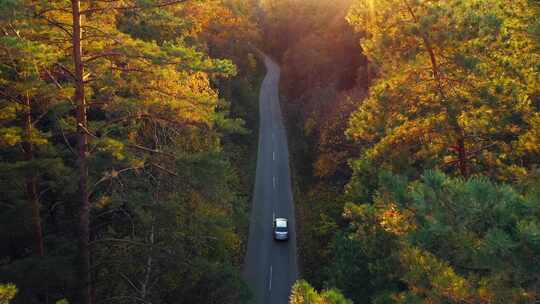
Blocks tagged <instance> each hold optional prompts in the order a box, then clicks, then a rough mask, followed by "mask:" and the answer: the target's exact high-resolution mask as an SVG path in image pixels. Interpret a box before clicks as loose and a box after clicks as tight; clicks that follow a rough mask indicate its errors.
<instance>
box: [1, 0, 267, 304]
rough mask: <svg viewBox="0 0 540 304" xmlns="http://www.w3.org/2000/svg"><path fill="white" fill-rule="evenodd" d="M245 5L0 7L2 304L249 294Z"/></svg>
mask: <svg viewBox="0 0 540 304" xmlns="http://www.w3.org/2000/svg"><path fill="white" fill-rule="evenodd" d="M254 9H255V7H254V3H252V2H250V1H247V0H246V1H244V0H223V1H158V0H155V1H154V0H150V1H146V0H145V1H139V0H136V1H76V0H73V1H31V0H28V1H27V0H9V1H1V2H0V29H1V34H0V109H1V112H0V193H1V196H0V206H1V207H0V274H1V275H0V302H1V303H5V302H7V301H9V300H10V299H12V298H14V299H13V302H12V303H55V302H59V303H66V302H69V303H136V302H139V303H215V302H216V301H219V302H220V303H243V302H246V301H247V300H249V297H250V296H249V291H248V290H247V288H246V287H245V284H244V283H243V282H242V280H241V279H240V275H239V265H240V263H241V261H242V255H243V251H244V246H245V244H244V243H245V238H246V231H247V230H246V229H247V211H248V210H247V208H248V201H249V192H250V191H251V186H250V183H251V180H252V176H251V174H252V172H253V171H254V170H253V169H252V167H253V165H252V160H253V155H252V154H253V151H254V149H253V147H254V146H253V144H252V143H253V142H256V140H255V139H254V138H253V136H255V135H254V134H256V132H250V130H251V129H254V128H255V127H256V120H255V119H254V117H256V113H257V110H256V109H255V107H256V103H255V102H253V101H254V100H255V99H256V93H257V85H258V84H257V83H258V80H259V79H258V76H257V75H259V74H260V72H261V71H260V68H259V65H258V63H257V60H256V58H255V56H254V54H253V53H252V52H253V51H252V49H251V47H252V45H256V44H258V43H259V42H260V38H259V31H258V28H257V26H256V23H255V22H256V20H255V19H254V17H255V14H254ZM233 29H234V30H233Z"/></svg>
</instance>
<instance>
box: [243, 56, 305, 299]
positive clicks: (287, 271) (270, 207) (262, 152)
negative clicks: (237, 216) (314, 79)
mask: <svg viewBox="0 0 540 304" xmlns="http://www.w3.org/2000/svg"><path fill="white" fill-rule="evenodd" d="M264 61H265V65H266V69H267V74H266V77H265V78H264V81H263V83H262V86H261V92H260V97H259V112H260V114H259V115H260V125H259V150H258V155H257V173H256V177H255V190H254V191H255V193H254V196H253V203H252V207H251V218H250V227H249V240H248V249H247V254H246V260H245V264H244V271H243V275H244V279H245V280H246V281H247V283H248V284H249V286H250V287H251V290H252V291H253V293H254V295H255V298H256V303H259V304H286V303H288V299H289V294H290V290H291V286H292V284H294V282H295V281H296V279H297V277H298V266H297V260H296V232H295V219H294V207H293V200H292V192H291V178H290V172H289V151H288V146H287V134H286V132H285V128H284V127H283V121H282V117H281V109H280V106H279V93H278V86H279V74H280V70H279V66H278V65H277V64H276V63H274V62H273V61H272V60H271V59H270V58H268V57H266V56H265V58H264ZM273 216H275V217H285V218H287V219H289V240H288V241H286V242H276V241H274V239H273V236H272V218H273Z"/></svg>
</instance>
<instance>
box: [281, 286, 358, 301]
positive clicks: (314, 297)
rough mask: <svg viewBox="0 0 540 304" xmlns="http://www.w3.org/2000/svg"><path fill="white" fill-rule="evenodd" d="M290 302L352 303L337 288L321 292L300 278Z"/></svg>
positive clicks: (293, 289) (294, 287)
mask: <svg viewBox="0 0 540 304" xmlns="http://www.w3.org/2000/svg"><path fill="white" fill-rule="evenodd" d="M289 304H352V301H350V300H348V299H346V298H345V297H344V296H343V295H342V294H341V293H340V292H339V291H338V290H336V289H330V290H325V291H323V292H321V293H320V294H319V293H318V292H317V291H316V290H315V289H313V287H311V285H309V283H308V282H306V281H304V280H300V281H297V282H296V283H295V284H294V285H293V288H292V292H291V296H290V299H289Z"/></svg>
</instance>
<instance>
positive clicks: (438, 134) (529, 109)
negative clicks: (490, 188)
mask: <svg viewBox="0 0 540 304" xmlns="http://www.w3.org/2000/svg"><path fill="white" fill-rule="evenodd" d="M513 4H514V5H512V6H511V7H508V6H507V5H506V4H505V1H495V0H494V1H480V2H479V1H444V2H440V1H439V2H429V1H427V2H426V1H394V0H385V1H377V2H376V3H375V2H374V1H368V0H359V1H356V2H355V5H354V6H353V9H352V10H351V11H350V13H349V15H348V20H349V22H350V23H351V24H353V25H355V26H356V27H357V29H358V31H360V32H361V33H362V34H363V38H362V39H361V41H362V48H363V49H364V51H365V53H366V55H367V57H368V58H369V60H370V64H372V66H373V67H372V68H373V69H376V70H377V73H378V74H379V79H378V80H377V81H376V82H375V83H374V84H373V86H372V87H371V88H370V94H369V98H367V99H366V100H364V101H363V102H362V104H361V105H360V107H359V108H358V110H357V111H356V112H355V113H354V114H353V115H352V116H351V118H350V126H349V129H348V131H347V134H348V136H349V138H351V139H353V140H354V141H355V142H356V143H357V144H358V145H360V146H362V152H361V155H360V158H361V159H365V160H366V161H369V162H371V163H373V165H374V166H377V167H379V166H383V167H384V168H387V169H390V170H393V171H396V172H400V173H403V174H406V175H412V176H418V175H419V174H420V173H421V169H422V168H432V167H438V168H441V169H444V170H448V171H458V170H459V173H460V174H461V175H462V176H468V175H469V174H471V173H482V174H487V175H489V176H492V177H495V178H497V179H500V180H505V181H506V180H512V179H514V178H516V177H518V178H519V177H520V176H523V175H526V174H527V172H530V170H531V169H532V168H534V166H535V165H536V161H535V160H534V159H538V158H537V151H536V148H535V147H536V138H537V136H535V135H534V134H536V133H537V131H536V130H537V127H536V125H537V123H536V116H537V113H538V109H537V107H536V106H535V105H536V104H537V103H538V100H537V99H538V88H539V85H538V79H540V77H539V75H538V73H539V71H538V69H536V68H534V67H535V66H537V62H538V60H539V57H538V52H536V51H534V50H535V48H536V47H535V42H534V36H532V35H528V34H527V31H528V29H529V25H530V24H537V22H538V21H537V17H535V15H534V9H533V5H531V4H530V2H528V1H517V2H515V3H513ZM531 67H533V68H531ZM452 169H453V170H452Z"/></svg>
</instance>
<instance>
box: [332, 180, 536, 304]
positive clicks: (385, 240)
mask: <svg viewBox="0 0 540 304" xmlns="http://www.w3.org/2000/svg"><path fill="white" fill-rule="evenodd" d="M528 197H529V196H528V195H527V194H521V193H519V192H517V191H516V190H514V189H513V188H512V187H510V186H507V185H500V184H495V183H493V182H491V181H489V180H488V179H486V178H485V177H473V178H470V179H468V180H462V179H455V178H450V177H448V176H446V175H444V174H443V173H441V172H438V171H426V172H425V173H424V174H423V175H422V177H421V179H420V180H418V181H415V182H410V183H407V182H405V181H404V179H403V178H402V177H399V176H393V175H389V174H387V173H383V174H381V177H380V179H379V187H378V192H377V195H376V196H375V199H374V204H373V205H354V204H351V205H349V206H347V209H346V210H348V211H346V213H345V214H346V215H347V216H348V218H349V219H350V221H351V229H352V234H351V235H350V237H353V238H354V239H355V240H356V241H357V242H359V244H360V247H361V248H362V249H361V250H360V252H362V255H363V258H361V259H355V258H351V257H349V258H348V260H349V261H351V262H352V263H354V264H355V265H359V266H360V265H364V264H363V263H366V262H367V263H368V264H369V266H368V267H367V268H368V269H369V274H370V276H371V280H370V281H371V285H372V286H374V287H375V288H374V290H372V291H371V292H372V296H371V297H372V299H373V301H374V303H379V302H380V301H383V302H384V301H385V300H384V299H387V298H388V297H389V294H388V289H389V287H391V286H392V285H393V286H394V287H391V288H392V289H393V290H394V291H393V295H392V296H390V298H393V299H394V300H395V301H397V302H398V303H409V302H408V301H411V299H413V298H416V299H422V301H428V302H437V303H439V302H448V303H459V302H463V301H473V302H475V303H484V302H486V303H487V302H491V303H493V302H495V303H526V302H528V301H531V300H533V299H534V298H535V297H536V296H535V293H534V288H535V287H534V286H535V284H536V283H535V282H536V280H537V279H536V275H535V274H536V273H537V272H538V271H540V269H538V268H537V266H535V263H534V262H532V261H533V260H536V259H537V258H538V257H539V256H540V251H539V248H538V247H537V245H536V243H535V241H532V240H533V239H534V237H533V238H532V239H530V238H529V237H528V235H531V236H532V235H534V234H535V233H537V232H533V231H536V229H537V228H536V227H537V225H538V223H539V222H540V213H539V209H538V205H537V202H536V203H534V202H532V201H529V200H528ZM525 227H528V228H525ZM528 229H531V232H530V234H529V233H528V232H525V231H528ZM343 264H345V262H340V263H339V264H337V265H343ZM337 265H336V266H334V267H337ZM336 269H337V270H339V268H336ZM337 273H338V274H339V273H342V272H339V271H337ZM349 277H353V276H352V275H350V276H349ZM379 278H387V281H386V282H385V283H384V284H382V285H378V286H377V285H376V284H375V285H374V282H376V280H377V279H379ZM341 281H343V280H341ZM392 282H394V283H392ZM399 282H401V283H403V284H405V287H406V289H405V290H400V289H401V288H399V284H398V283H399ZM337 286H339V285H337ZM346 294H348V293H346ZM414 301H416V300H414ZM414 301H413V302H414ZM381 303H382V302H381Z"/></svg>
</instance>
